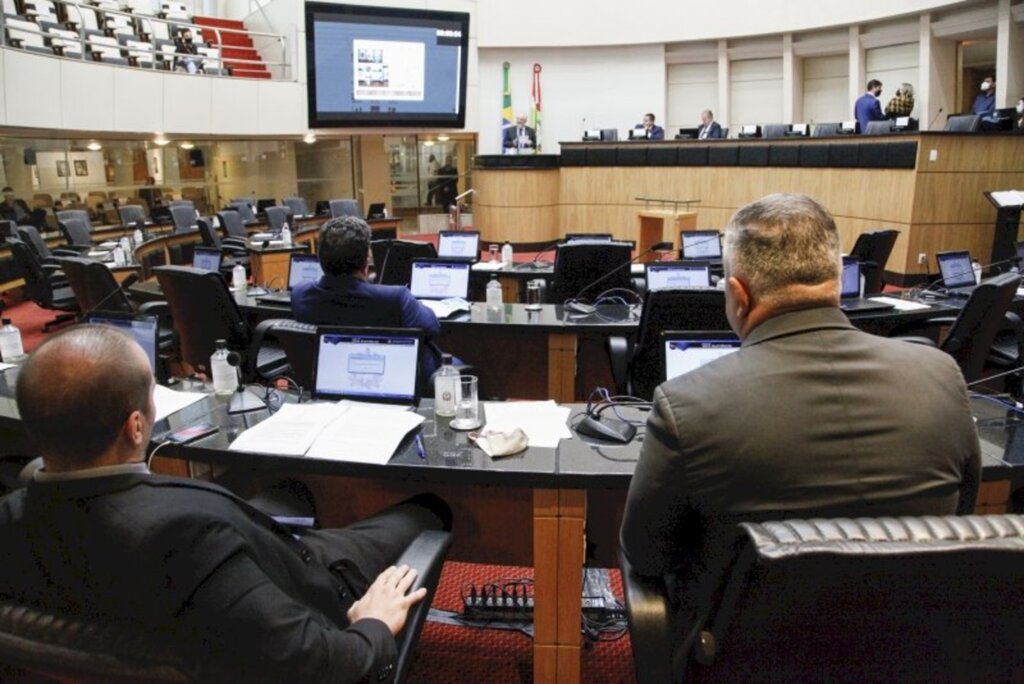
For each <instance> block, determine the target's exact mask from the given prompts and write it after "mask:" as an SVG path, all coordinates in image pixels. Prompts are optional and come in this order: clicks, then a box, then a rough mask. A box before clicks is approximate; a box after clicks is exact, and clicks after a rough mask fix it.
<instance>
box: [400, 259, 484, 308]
mask: <svg viewBox="0 0 1024 684" xmlns="http://www.w3.org/2000/svg"><path fill="white" fill-rule="evenodd" d="M470 268H471V265H470V263H469V262H468V261H444V260H442V259H416V260H414V261H413V262H412V276H411V278H410V280H409V291H410V292H412V296H413V297H416V298H417V299H451V298H453V297H455V298H458V299H466V297H468V296H469V271H470Z"/></svg>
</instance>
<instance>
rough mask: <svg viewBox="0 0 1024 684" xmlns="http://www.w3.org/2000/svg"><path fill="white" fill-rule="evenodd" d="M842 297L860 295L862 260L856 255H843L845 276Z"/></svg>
mask: <svg viewBox="0 0 1024 684" xmlns="http://www.w3.org/2000/svg"><path fill="white" fill-rule="evenodd" d="M841 283H842V290H841V291H840V293H839V296H840V297H843V298H846V297H860V262H859V261H857V259H856V258H854V257H848V256H844V257H843V277H842V281H841Z"/></svg>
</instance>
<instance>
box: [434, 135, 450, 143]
mask: <svg viewBox="0 0 1024 684" xmlns="http://www.w3.org/2000/svg"><path fill="white" fill-rule="evenodd" d="M437 139H438V140H439V141H441V142H448V141H449V140H451V138H449V137H448V136H447V135H439V136H437Z"/></svg>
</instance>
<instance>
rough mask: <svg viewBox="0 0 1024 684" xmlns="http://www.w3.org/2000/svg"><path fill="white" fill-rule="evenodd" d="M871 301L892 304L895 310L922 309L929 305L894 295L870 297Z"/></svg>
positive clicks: (928, 307)
mask: <svg viewBox="0 0 1024 684" xmlns="http://www.w3.org/2000/svg"><path fill="white" fill-rule="evenodd" d="M870 299H871V301H873V302H882V303H883V304H890V305H892V306H893V307H894V308H895V309H896V310H897V311H923V310H924V309H930V308H931V307H930V306H928V305H927V304H922V303H921V302H912V301H910V300H909V299H898V298H896V297H871V298H870Z"/></svg>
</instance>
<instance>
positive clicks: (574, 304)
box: [565, 242, 672, 314]
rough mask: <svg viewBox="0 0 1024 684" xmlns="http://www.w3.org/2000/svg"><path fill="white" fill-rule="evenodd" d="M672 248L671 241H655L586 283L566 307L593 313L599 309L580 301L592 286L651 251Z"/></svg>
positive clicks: (584, 312) (578, 311)
mask: <svg viewBox="0 0 1024 684" xmlns="http://www.w3.org/2000/svg"><path fill="white" fill-rule="evenodd" d="M671 249H672V243H671V242H655V243H654V244H653V245H651V246H650V247H648V248H647V249H645V250H644V251H642V252H640V253H639V254H637V255H636V256H635V257H633V258H632V259H630V260H629V261H624V262H622V263H621V264H619V265H618V266H616V267H615V268H613V269H612V270H610V271H608V272H607V273H604V274H602V275H601V277H600V278H598V279H597V280H594V281H593V282H590V283H588V284H587V285H585V286H584V287H583V288H582V289H580V291H579V292H577V293H576V296H574V297H572V298H571V299H568V300H566V302H565V308H566V309H568V310H570V311H574V312H576V313H581V314H592V313H594V312H595V311H597V308H596V307H594V306H593V305H591V304H586V303H584V302H582V301H580V299H581V298H582V297H583V295H584V294H586V293H587V291H588V290H590V289H591V288H593V287H595V286H597V285H600V284H601V283H603V282H604V281H606V280H608V278H610V277H612V276H613V275H615V274H616V273H618V272H619V271H621V270H622V269H624V268H629V267H630V266H631V265H633V264H634V263H636V262H637V261H639V260H640V259H642V258H644V257H645V256H647V255H648V254H650V253H651V252H664V251H669V250H671Z"/></svg>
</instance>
